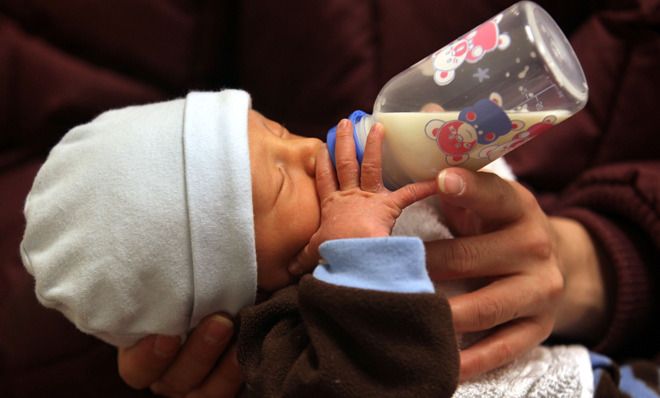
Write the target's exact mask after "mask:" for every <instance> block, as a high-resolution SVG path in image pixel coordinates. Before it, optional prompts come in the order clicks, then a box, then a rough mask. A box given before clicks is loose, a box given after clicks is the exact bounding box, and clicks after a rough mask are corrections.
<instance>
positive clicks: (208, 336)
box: [204, 315, 234, 345]
mask: <svg viewBox="0 0 660 398" xmlns="http://www.w3.org/2000/svg"><path fill="white" fill-rule="evenodd" d="M233 329H234V324H233V323H232V322H231V321H230V320H229V319H227V318H225V317H224V316H222V315H213V316H212V317H211V321H210V322H209V325H208V326H207V327H206V332H205V333H204V341H205V342H206V343H207V344H209V345H217V344H219V343H224V342H226V341H227V340H228V339H229V337H231V333H232V330H233Z"/></svg>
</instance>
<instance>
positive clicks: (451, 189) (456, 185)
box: [438, 170, 465, 195]
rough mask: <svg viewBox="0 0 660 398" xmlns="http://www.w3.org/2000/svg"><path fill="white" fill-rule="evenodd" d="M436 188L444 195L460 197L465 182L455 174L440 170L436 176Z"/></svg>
mask: <svg viewBox="0 0 660 398" xmlns="http://www.w3.org/2000/svg"><path fill="white" fill-rule="evenodd" d="M438 188H439V189H440V191H441V192H443V193H446V194H450V195H460V194H462V193H463V191H464V190H465V181H463V179H462V178H461V177H460V176H458V175H456V173H452V172H449V171H447V170H442V171H441V172H440V174H438Z"/></svg>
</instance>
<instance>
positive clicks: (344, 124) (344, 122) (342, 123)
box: [337, 119, 348, 130]
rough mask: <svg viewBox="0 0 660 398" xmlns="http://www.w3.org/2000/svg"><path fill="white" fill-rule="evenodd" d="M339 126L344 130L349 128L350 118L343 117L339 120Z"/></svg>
mask: <svg viewBox="0 0 660 398" xmlns="http://www.w3.org/2000/svg"><path fill="white" fill-rule="evenodd" d="M337 127H339V128H340V129H342V130H343V129H345V128H347V127H348V119H341V121H340V122H339V126H337Z"/></svg>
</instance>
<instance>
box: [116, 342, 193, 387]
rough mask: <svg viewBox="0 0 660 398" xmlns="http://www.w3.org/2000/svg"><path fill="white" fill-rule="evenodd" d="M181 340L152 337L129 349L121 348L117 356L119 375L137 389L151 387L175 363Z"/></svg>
mask: <svg viewBox="0 0 660 398" xmlns="http://www.w3.org/2000/svg"><path fill="white" fill-rule="evenodd" d="M180 344H181V338H179V337H178V336H160V335H151V336H147V337H145V338H143V339H142V340H140V341H139V342H138V343H136V344H135V345H133V346H132V347H128V348H120V349H119V353H118V355H117V365H118V368H119V375H120V376H121V378H122V380H124V382H125V383H126V384H128V385H129V386H131V387H133V388H136V389H143V388H147V387H149V386H150V385H151V384H152V383H153V382H154V381H156V380H158V378H160V376H161V375H162V374H163V372H165V370H166V369H167V368H168V367H169V366H170V364H171V363H172V362H173V361H174V358H175V357H176V354H177V352H178V351H179V346H180Z"/></svg>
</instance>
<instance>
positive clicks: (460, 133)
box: [425, 94, 511, 165]
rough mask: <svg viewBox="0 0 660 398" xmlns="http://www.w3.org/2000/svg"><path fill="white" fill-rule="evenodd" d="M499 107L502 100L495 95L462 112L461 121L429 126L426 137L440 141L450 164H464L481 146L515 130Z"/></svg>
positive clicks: (442, 122)
mask: <svg viewBox="0 0 660 398" xmlns="http://www.w3.org/2000/svg"><path fill="white" fill-rule="evenodd" d="M498 101H499V102H498ZM499 104H501V98H500V97H499V96H498V95H497V94H491V98H490V99H482V100H479V101H477V102H476V103H475V104H474V105H473V106H470V107H467V108H465V109H463V110H462V111H460V112H459V114H458V120H450V121H443V120H439V119H433V120H431V121H429V122H428V123H427V124H426V126H425V133H426V136H427V137H429V138H431V139H433V140H435V141H436V143H437V145H438V148H439V149H440V151H441V152H442V153H444V154H445V156H446V161H447V164H450V165H459V164H461V163H464V162H465V161H467V160H468V159H469V158H470V152H471V151H472V150H473V148H474V147H475V145H476V144H477V143H480V144H484V143H485V144H488V143H490V142H494V141H495V140H497V138H498V137H500V136H501V135H503V134H506V133H508V132H509V131H510V130H511V120H510V119H509V117H508V116H507V115H506V113H504V111H503V110H502V108H500V106H499Z"/></svg>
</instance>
